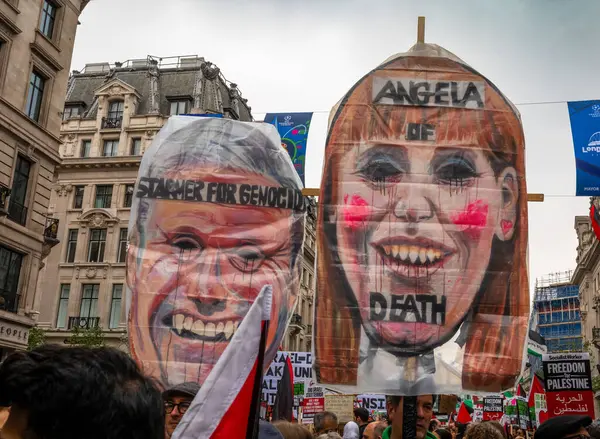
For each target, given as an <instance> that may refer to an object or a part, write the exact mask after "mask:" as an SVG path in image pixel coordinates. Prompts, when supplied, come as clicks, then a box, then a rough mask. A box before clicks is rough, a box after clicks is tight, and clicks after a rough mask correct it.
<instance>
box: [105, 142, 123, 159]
mask: <svg viewBox="0 0 600 439" xmlns="http://www.w3.org/2000/svg"><path fill="white" fill-rule="evenodd" d="M118 151H119V141H118V140H105V141H104V149H103V150H102V155H103V156H104V157H114V156H116V155H117V152H118Z"/></svg>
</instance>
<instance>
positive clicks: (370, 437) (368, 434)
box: [360, 422, 381, 439]
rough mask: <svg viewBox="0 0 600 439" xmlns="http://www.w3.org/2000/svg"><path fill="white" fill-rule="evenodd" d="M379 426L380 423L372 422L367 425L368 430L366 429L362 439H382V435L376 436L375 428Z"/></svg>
mask: <svg viewBox="0 0 600 439" xmlns="http://www.w3.org/2000/svg"><path fill="white" fill-rule="evenodd" d="M378 424H379V423H378V422H371V423H370V424H369V425H367V428H365V432H364V433H363V437H362V438H360V439H381V435H376V434H375V427H377V425H378Z"/></svg>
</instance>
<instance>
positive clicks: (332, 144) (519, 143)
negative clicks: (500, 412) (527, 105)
mask: <svg viewBox="0 0 600 439" xmlns="http://www.w3.org/2000/svg"><path fill="white" fill-rule="evenodd" d="M524 160H525V145H524V136H523V130H522V126H521V120H520V116H519V113H518V112H517V110H516V109H515V107H514V106H513V105H512V104H511V103H510V101H509V100H508V99H507V98H506V97H505V96H504V95H503V94H502V93H501V92H500V91H499V90H498V89H497V88H496V87H495V86H494V85H493V84H492V83H491V82H490V81H488V80H487V79H486V78H485V77H484V76H482V75H481V74H479V73H478V72H476V71H475V70H473V69H472V68H471V67H469V66H467V65H466V64H465V63H464V62H462V61H461V60H460V59H458V58H457V57H456V56H454V55H453V54H451V53H450V52H448V51H446V50H444V49H443V48H441V47H439V46H436V45H429V44H423V43H421V44H417V45H416V46H415V47H413V48H412V49H411V50H410V51H409V52H408V53H405V54H400V55H396V56H393V57H391V58H390V59H388V60H387V61H386V62H385V63H384V64H382V65H380V66H379V67H377V68H376V69H374V70H373V71H371V72H369V73H368V74H366V75H365V76H364V77H363V78H362V79H360V80H359V81H358V82H357V83H356V85H355V86H354V87H353V88H352V89H351V90H350V91H348V93H347V94H346V95H345V96H344V98H343V99H342V100H341V101H340V102H339V103H338V104H337V105H336V106H335V107H334V109H333V110H332V114H331V118H330V126H329V133H328V139H327V144H326V150H325V162H324V171H323V177H322V182H321V192H320V210H319V216H318V246H319V247H318V254H319V259H318V282H319V283H318V288H317V299H316V317H315V325H314V330H315V336H314V347H315V357H316V358H315V370H316V374H317V379H318V381H319V383H321V384H324V385H328V386H332V387H334V388H335V387H337V388H339V389H341V390H345V391H349V392H351V393H352V392H353V393H361V392H362V393H384V394H406V395H410V394H413V395H414V394H425V393H448V394H458V393H461V391H463V390H464V391H472V390H478V391H482V392H498V391H501V390H505V389H507V388H510V387H512V386H513V385H514V382H515V379H516V378H517V376H518V375H519V372H520V370H521V365H522V359H523V349H524V342H525V338H526V334H527V320H528V315H529V293H528V282H527V261H526V257H527V206H526V200H527V198H526V187H525V164H524Z"/></svg>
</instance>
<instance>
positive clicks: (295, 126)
mask: <svg viewBox="0 0 600 439" xmlns="http://www.w3.org/2000/svg"><path fill="white" fill-rule="evenodd" d="M312 115H313V114H312V113H267V114H266V115H265V122H267V123H270V124H271V125H274V126H275V128H277V131H278V132H279V135H280V136H281V146H282V147H283V148H285V150H286V151H287V152H288V154H289V155H290V158H291V159H292V163H293V164H294V168H296V171H297V172H298V175H299V176H300V180H302V184H304V165H305V163H306V146H307V143H308V130H309V129H310V121H311V119H312Z"/></svg>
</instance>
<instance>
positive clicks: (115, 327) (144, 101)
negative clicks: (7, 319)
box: [38, 56, 252, 346]
mask: <svg viewBox="0 0 600 439" xmlns="http://www.w3.org/2000/svg"><path fill="white" fill-rule="evenodd" d="M66 96H67V98H66V103H65V109H64V120H63V122H62V126H61V147H60V156H61V158H62V164H61V165H60V166H59V167H58V168H57V177H56V184H55V186H54V187H53V190H52V194H51V197H50V203H49V204H50V210H49V212H50V214H51V215H52V216H53V218H56V219H58V220H59V227H58V238H59V239H60V241H61V243H60V245H59V246H57V248H56V250H55V251H53V252H52V254H51V255H50V257H49V258H48V261H47V263H46V267H45V268H44V269H43V272H42V274H43V279H42V280H41V281H40V283H39V288H38V293H39V294H40V295H41V297H42V299H41V300H42V307H41V314H40V318H39V326H40V327H41V328H43V329H45V330H46V337H47V340H48V341H49V342H53V343H57V342H58V343H62V342H64V340H66V339H67V338H68V336H69V331H70V330H71V329H72V328H73V327H76V326H79V327H83V328H90V327H95V326H99V327H101V328H102V329H103V331H104V333H105V339H106V340H107V343H108V344H110V345H116V346H119V345H121V346H122V343H121V342H122V341H123V337H124V335H125V331H126V315H125V308H126V306H125V252H126V248H127V227H128V222H129V214H130V206H131V203H132V197H133V185H134V183H135V181H136V178H137V173H138V167H139V164H140V161H141V158H142V154H143V153H144V151H145V149H146V148H147V147H148V146H149V145H150V143H151V142H152V140H153V138H154V136H155V135H156V133H157V132H158V131H159V130H160V128H161V127H162V126H163V124H164V123H165V122H166V120H167V119H168V118H169V116H171V115H174V114H186V113H196V114H203V113H220V114H223V115H224V117H228V118H232V119H236V120H243V121H249V120H252V115H251V108H250V107H249V106H248V104H247V101H246V100H245V99H243V98H242V96H241V93H240V91H239V90H238V88H237V86H236V84H233V83H230V82H227V81H226V80H225V78H224V76H223V75H222V74H221V72H220V70H219V68H218V67H216V66H215V65H213V64H211V63H209V62H207V61H205V60H204V58H201V57H197V56H188V57H176V58H153V57H147V58H144V59H138V60H131V61H127V62H123V63H116V64H115V65H109V64H108V63H97V64H88V65H87V66H86V68H85V70H84V71H82V72H73V74H72V76H71V78H70V81H69V87H68V90H67V93H66ZM42 293H43V294H42Z"/></svg>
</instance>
